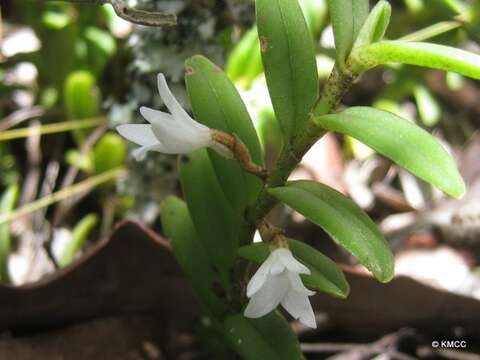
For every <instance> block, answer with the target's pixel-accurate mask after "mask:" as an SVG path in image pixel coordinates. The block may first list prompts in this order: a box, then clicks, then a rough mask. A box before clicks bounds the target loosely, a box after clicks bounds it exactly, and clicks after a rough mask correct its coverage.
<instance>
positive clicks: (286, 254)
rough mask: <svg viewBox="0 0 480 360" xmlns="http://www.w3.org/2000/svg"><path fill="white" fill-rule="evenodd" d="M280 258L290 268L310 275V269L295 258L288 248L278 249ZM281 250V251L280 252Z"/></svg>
mask: <svg viewBox="0 0 480 360" xmlns="http://www.w3.org/2000/svg"><path fill="white" fill-rule="evenodd" d="M278 250H279V253H278V256H279V259H280V261H281V262H282V264H283V265H284V266H285V267H286V268H287V269H288V270H289V271H292V272H294V273H297V274H307V275H310V269H309V268H307V267H306V266H305V265H303V264H302V263H301V262H300V261H298V260H297V259H295V258H294V257H293V255H292V252H291V251H290V250H288V249H278ZM280 251H281V252H280Z"/></svg>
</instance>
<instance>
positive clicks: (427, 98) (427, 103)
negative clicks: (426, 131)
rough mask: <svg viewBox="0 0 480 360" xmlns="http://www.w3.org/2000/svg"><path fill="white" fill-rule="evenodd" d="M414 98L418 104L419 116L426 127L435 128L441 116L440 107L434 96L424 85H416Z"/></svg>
mask: <svg viewBox="0 0 480 360" xmlns="http://www.w3.org/2000/svg"><path fill="white" fill-rule="evenodd" d="M413 96H414V97H415V101H416V103H417V109H418V114H419V115H420V119H421V120H422V122H423V123H424V124H425V125H426V126H434V125H436V124H437V123H438V121H439V120H440V116H441V109H440V105H439V104H438V102H437V100H436V99H435V97H434V96H433V94H432V93H431V92H430V90H428V89H427V88H426V87H425V86H423V85H416V86H415V88H414V90H413Z"/></svg>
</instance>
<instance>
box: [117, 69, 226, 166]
mask: <svg viewBox="0 0 480 360" xmlns="http://www.w3.org/2000/svg"><path fill="white" fill-rule="evenodd" d="M157 80H158V91H159V92H160V97H161V98H162V100H163V102H164V104H165V106H166V107H167V109H168V110H169V111H170V114H168V113H164V112H162V111H158V110H154V109H150V108H147V107H141V108H140V113H141V114H142V116H143V117H144V118H145V119H146V120H147V121H148V122H149V123H150V124H125V125H119V126H117V131H118V132H119V133H120V135H122V136H123V137H125V138H126V139H128V140H130V141H132V142H134V143H135V144H137V145H140V147H139V148H138V149H135V150H134V151H133V152H132V154H133V156H134V157H135V158H136V159H137V160H142V159H144V158H145V156H146V154H147V152H148V151H158V152H161V153H165V154H188V153H190V152H192V151H195V150H198V149H201V148H204V147H211V148H212V149H214V150H216V151H217V152H219V153H220V154H221V155H223V156H226V155H227V156H228V155H230V156H231V153H230V152H229V150H228V149H227V148H225V147H224V146H223V145H220V144H218V143H217V142H215V141H214V140H213V139H212V134H213V132H214V131H215V130H212V129H210V128H209V127H207V126H205V125H203V124H200V123H199V122H197V121H195V120H194V119H192V118H191V117H190V116H189V115H188V114H187V112H186V111H185V110H184V109H183V108H182V106H181V105H180V104H179V103H178V101H177V99H175V97H174V96H173V94H172V92H171V91H170V89H169V88H168V85H167V81H166V80H165V76H164V75H163V74H158V77H157Z"/></svg>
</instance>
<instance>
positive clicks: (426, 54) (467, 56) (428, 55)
mask: <svg viewBox="0 0 480 360" xmlns="http://www.w3.org/2000/svg"><path fill="white" fill-rule="evenodd" d="M351 61H352V70H353V71H355V72H363V71H366V70H368V69H371V68H373V67H375V66H378V65H382V64H387V63H401V64H410V65H417V66H423V67H428V68H432V69H439V70H445V71H453V72H456V73H459V74H462V75H465V76H468V77H471V78H474V79H480V56H479V55H477V54H474V53H471V52H468V51H464V50H461V49H456V48H452V47H449V46H444V45H437V44H431V43H424V42H408V41H381V42H378V43H375V44H371V45H368V46H363V47H359V48H355V49H354V51H352V55H351Z"/></svg>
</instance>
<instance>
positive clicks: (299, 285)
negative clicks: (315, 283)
mask: <svg viewBox="0 0 480 360" xmlns="http://www.w3.org/2000/svg"><path fill="white" fill-rule="evenodd" d="M288 280H289V282H290V287H292V288H293V289H294V290H295V291H297V292H299V293H302V294H305V295H307V296H312V295H315V291H311V290H309V289H307V288H306V287H305V285H303V282H302V279H301V278H300V275H298V274H297V273H294V272H290V271H289V272H288Z"/></svg>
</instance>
